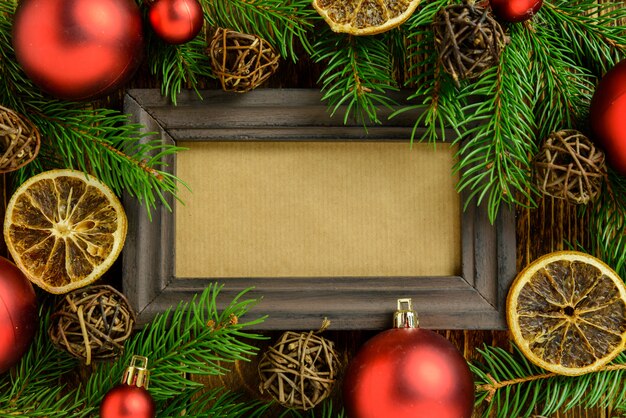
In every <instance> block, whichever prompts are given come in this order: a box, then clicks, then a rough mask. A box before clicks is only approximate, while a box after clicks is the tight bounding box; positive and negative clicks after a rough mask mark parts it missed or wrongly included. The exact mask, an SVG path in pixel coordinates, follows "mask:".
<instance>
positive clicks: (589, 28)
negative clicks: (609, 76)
mask: <svg viewBox="0 0 626 418" xmlns="http://www.w3.org/2000/svg"><path fill="white" fill-rule="evenodd" d="M539 16H541V17H542V18H543V20H544V22H545V25H546V26H549V27H550V28H552V29H553V30H555V31H556V32H557V34H558V36H559V38H560V39H569V40H571V42H568V45H569V47H570V48H571V49H572V51H573V52H574V55H573V56H574V58H575V60H576V61H577V62H579V63H584V65H585V66H587V67H588V68H589V69H591V70H592V71H593V73H594V75H596V76H597V77H600V76H602V75H603V74H604V73H605V72H606V71H607V70H609V69H610V68H612V67H613V66H614V65H615V64H617V62H618V61H619V60H620V59H622V58H623V57H624V55H625V54H626V38H625V37H624V36H625V35H626V8H624V4H623V2H616V1H606V2H598V1H596V0H577V1H570V0H553V1H549V2H548V1H547V2H544V6H543V8H542V10H541V11H540V13H539Z"/></svg>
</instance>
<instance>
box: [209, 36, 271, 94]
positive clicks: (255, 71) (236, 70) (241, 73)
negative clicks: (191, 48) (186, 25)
mask: <svg viewBox="0 0 626 418" xmlns="http://www.w3.org/2000/svg"><path fill="white" fill-rule="evenodd" d="M208 52H209V56H210V58H211V67H212V69H213V72H214V73H215V75H216V76H217V77H218V78H219V80H220V82H221V83H222V89H224V91H234V92H236V93H246V92H248V91H250V90H252V89H255V88H257V87H258V86H260V85H261V84H263V82H265V81H266V80H267V79H268V78H269V77H270V76H271V75H272V74H274V73H275V72H276V69H278V60H279V59H280V55H279V54H278V53H277V52H276V51H275V50H274V48H272V46H271V45H270V44H269V43H267V42H266V41H264V40H263V39H261V38H259V37H258V36H256V35H248V34H245V33H241V32H237V31H234V30H230V29H222V28H218V29H217V30H216V31H215V34H214V35H213V38H212V39H211V41H210V43H209V50H208Z"/></svg>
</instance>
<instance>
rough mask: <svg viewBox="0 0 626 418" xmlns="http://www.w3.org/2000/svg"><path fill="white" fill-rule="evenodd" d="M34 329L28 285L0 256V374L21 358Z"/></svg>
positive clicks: (34, 313)
mask: <svg viewBox="0 0 626 418" xmlns="http://www.w3.org/2000/svg"><path fill="white" fill-rule="evenodd" d="M37 327H38V320H37V300H36V297H35V291H34V290H33V286H32V284H31V283H30V281H29V280H28V279H27V278H26V276H25V275H24V274H23V273H22V272H21V271H20V269H18V268H17V267H16V266H15V264H13V263H11V262H10V261H9V260H7V259H6V258H4V257H0V373H4V372H6V371H7V370H8V369H10V368H11V366H13V365H14V364H16V363H17V362H18V361H19V360H20V359H21V358H22V356H23V355H24V353H25V352H26V350H28V347H29V346H30V343H31V342H32V341H33V337H34V336H35V332H36V331H37Z"/></svg>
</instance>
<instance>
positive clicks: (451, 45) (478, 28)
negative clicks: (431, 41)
mask: <svg viewBox="0 0 626 418" xmlns="http://www.w3.org/2000/svg"><path fill="white" fill-rule="evenodd" d="M433 32H434V35H435V46H436V48H437V52H438V54H439V57H438V58H439V62H440V64H441V66H442V67H443V69H444V71H445V72H447V73H448V74H450V75H451V76H452V78H453V79H454V81H455V82H456V83H457V85H458V84H459V80H463V79H474V78H476V77H478V76H479V75H481V74H482V73H483V72H484V71H485V70H487V69H489V68H491V67H493V66H495V65H497V64H498V61H499V59H500V54H501V53H502V50H503V49H504V47H505V46H506V43H507V38H506V36H505V34H504V30H503V29H502V27H501V26H500V24H499V23H498V22H497V21H496V20H495V19H494V17H493V16H492V15H491V13H490V12H489V10H488V9H485V8H482V7H479V6H475V5H473V4H471V3H470V4H452V5H450V6H447V7H444V8H442V9H441V10H439V11H438V12H437V14H436V15H435V19H434V22H433Z"/></svg>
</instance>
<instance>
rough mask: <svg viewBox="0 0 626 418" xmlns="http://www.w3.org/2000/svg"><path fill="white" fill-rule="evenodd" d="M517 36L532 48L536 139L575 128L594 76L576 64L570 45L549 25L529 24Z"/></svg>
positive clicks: (586, 103)
mask: <svg viewBox="0 0 626 418" xmlns="http://www.w3.org/2000/svg"><path fill="white" fill-rule="evenodd" d="M520 35H522V36H523V37H524V42H527V43H528V44H529V45H531V48H532V55H531V60H532V62H533V64H532V67H531V71H532V75H533V76H534V78H535V80H534V82H533V84H534V85H535V87H536V89H535V92H534V95H535V97H537V104H536V107H535V115H536V125H537V127H538V138H539V139H542V138H545V137H547V136H548V135H549V134H550V133H552V132H555V131H558V130H561V129H574V128H576V127H577V125H579V124H580V121H581V120H583V118H584V116H585V115H586V113H587V108H588V107H589V102H590V100H591V96H592V95H593V89H594V87H593V83H592V81H593V75H592V74H591V73H590V72H589V70H588V69H586V68H584V67H582V66H580V65H577V64H576V61H575V60H574V58H573V57H574V55H575V52H574V50H573V48H572V44H571V43H565V42H563V39H562V37H561V35H559V33H558V32H557V31H556V30H555V28H553V27H552V26H551V25H547V24H546V25H541V24H539V25H533V26H531V25H530V24H529V25H528V26H526V30H524V31H523V32H522V33H520Z"/></svg>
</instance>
